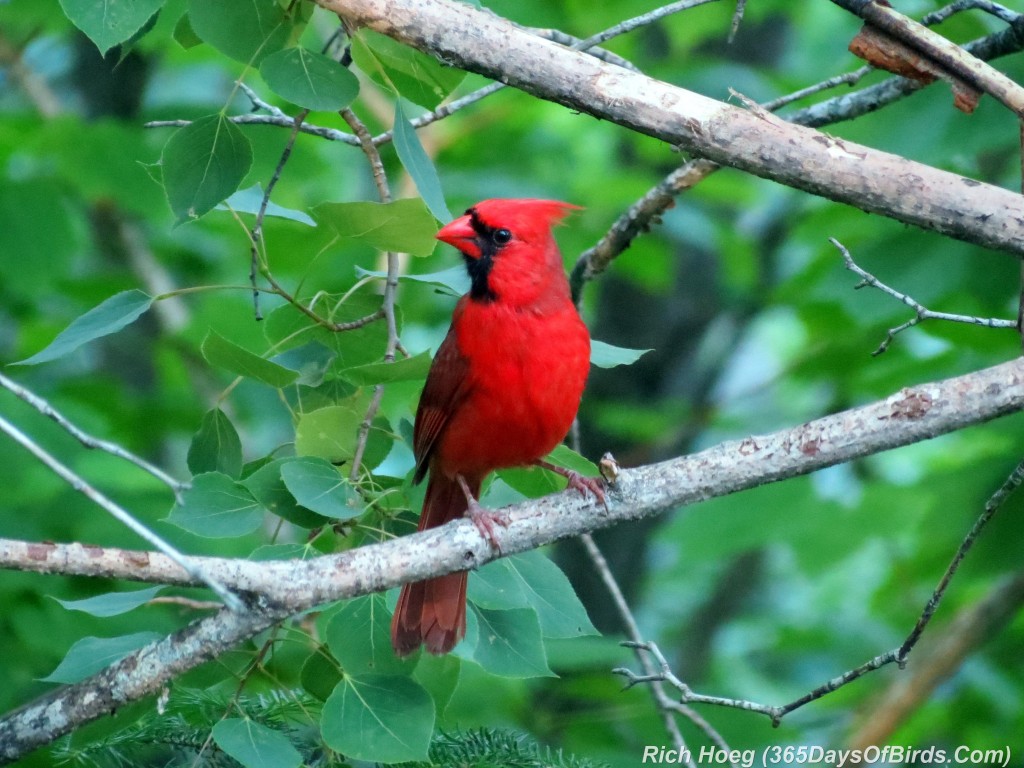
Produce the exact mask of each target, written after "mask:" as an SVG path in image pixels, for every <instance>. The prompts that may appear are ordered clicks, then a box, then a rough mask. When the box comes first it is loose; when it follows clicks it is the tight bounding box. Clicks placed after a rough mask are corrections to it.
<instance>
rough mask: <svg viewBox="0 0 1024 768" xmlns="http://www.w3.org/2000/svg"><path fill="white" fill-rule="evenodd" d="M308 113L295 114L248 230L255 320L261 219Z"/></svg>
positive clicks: (261, 317)
mask: <svg viewBox="0 0 1024 768" xmlns="http://www.w3.org/2000/svg"><path fill="white" fill-rule="evenodd" d="M238 85H239V86H241V87H243V88H244V89H245V92H246V93H248V94H249V98H251V99H252V100H253V103H254V104H255V103H256V102H257V99H258V97H257V96H256V94H255V93H252V92H251V89H250V88H249V87H248V86H246V85H245V84H244V83H242V81H239V82H238ZM268 106H269V105H268ZM308 115H309V110H308V109H303V110H302V111H301V112H299V114H297V115H296V116H295V123H294V125H293V126H292V131H291V133H290V134H289V135H288V141H287V142H285V145H284V149H283V150H282V151H281V158H280V159H279V160H278V161H277V167H275V168H274V173H273V175H272V176H271V177H270V181H268V182H267V188H266V190H264V192H263V199H262V200H261V201H260V209H259V211H258V212H257V213H256V221H255V222H253V225H252V230H251V232H250V237H249V241H250V244H251V245H250V249H251V250H250V265H249V282H250V283H252V305H253V311H254V312H255V315H256V319H257V320H262V319H263V313H262V312H261V311H260V290H259V287H258V286H257V285H256V277H257V275H258V274H259V273H260V255H261V248H262V246H263V219H264V218H265V217H266V215H267V206H268V205H269V204H270V195H271V193H272V192H273V191H274V187H275V186H277V182H278V180H280V178H281V173H282V171H284V166H285V164H287V162H288V159H289V158H290V157H291V155H292V147H294V146H295V139H296V137H297V136H298V135H299V129H300V128H302V123H303V122H304V121H305V120H306V117H307V116H308ZM263 256H264V258H263V262H264V263H266V254H263Z"/></svg>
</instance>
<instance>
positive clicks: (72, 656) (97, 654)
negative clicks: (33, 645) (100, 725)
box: [40, 632, 163, 684]
mask: <svg viewBox="0 0 1024 768" xmlns="http://www.w3.org/2000/svg"><path fill="white" fill-rule="evenodd" d="M162 637H163V635H161V634H159V633H157V632H137V633H136V634H134V635H123V636H121V637H83V638H82V639H81V640H79V641H78V642H76V643H75V644H74V645H72V646H71V649H70V650H69V651H68V652H67V654H66V655H65V656H64V659H63V660H62V661H61V663H60V664H58V665H57V668H56V669H55V670H53V672H51V673H50V674H48V675H47V676H46V677H43V678H40V679H41V681H42V682H44V683H64V684H70V683H77V682H78V681H80V680H84V679H85V678H87V677H89V676H90V675H94V674H96V673H97V672H99V671H100V670H102V669H105V668H106V667H108V666H110V665H111V664H113V663H115V662H117V661H120V660H121V659H123V658H124V657H125V656H127V655H128V654H129V653H131V652H132V651H136V650H138V649H139V648H142V647H143V646H144V645H148V644H149V643H152V642H153V641H154V640H159V639H161V638H162Z"/></svg>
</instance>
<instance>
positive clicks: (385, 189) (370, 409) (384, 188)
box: [340, 107, 398, 483]
mask: <svg viewBox="0 0 1024 768" xmlns="http://www.w3.org/2000/svg"><path fill="white" fill-rule="evenodd" d="M340 114H341V117H342V119H344V121H345V122H346V123H348V125H349V127H350V128H351V129H352V132H353V133H355V135H356V136H358V137H359V143H360V145H361V146H362V149H363V154H365V155H366V159H367V160H368V161H369V163H370V169H371V170H372V172H373V180H374V183H375V184H376V185H377V195H378V196H379V197H380V201H381V202H382V203H387V202H390V201H391V188H390V186H389V185H388V177H387V173H386V172H385V171H384V163H383V161H382V160H381V157H380V152H379V151H378V149H377V147H376V145H375V144H374V143H373V139H372V138H371V137H370V133H369V131H367V130H366V125H365V124H364V123H363V121H362V120H360V119H359V117H358V116H357V115H356V114H355V113H354V112H353V111H352V110H351V109H350V108H348V107H346V108H345V109H343V110H341V113H340ZM387 262H388V275H387V279H386V280H385V282H384V297H383V300H382V302H381V308H380V312H381V314H382V315H383V317H384V321H385V323H386V324H387V329H388V339H387V344H386V345H385V348H384V361H385V362H387V363H393V362H394V361H395V349H396V348H397V347H398V325H397V323H396V321H395V293H396V292H397V289H398V254H397V253H394V252H391V251H389V252H388V254H387ZM383 398H384V385H383V384H377V385H376V386H375V387H374V388H373V397H372V398H371V399H370V404H369V406H367V409H366V414H365V415H364V416H363V420H362V422H361V423H360V425H359V433H358V436H357V438H356V448H355V451H354V453H353V456H352V469H351V470H350V472H349V479H350V480H351V481H352V482H353V483H355V482H356V481H357V480H358V479H359V473H360V470H361V469H362V464H363V454H364V453H365V452H366V444H367V443H368V442H369V438H370V429H371V428H372V426H373V419H374V417H375V416H376V415H377V411H378V410H379V409H380V404H381V401H382V400H383Z"/></svg>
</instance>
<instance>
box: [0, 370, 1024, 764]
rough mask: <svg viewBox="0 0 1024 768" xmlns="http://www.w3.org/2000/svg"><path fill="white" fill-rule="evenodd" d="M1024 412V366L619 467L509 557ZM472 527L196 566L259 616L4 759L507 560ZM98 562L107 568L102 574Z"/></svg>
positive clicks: (68, 554)
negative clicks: (294, 620)
mask: <svg viewBox="0 0 1024 768" xmlns="http://www.w3.org/2000/svg"><path fill="white" fill-rule="evenodd" d="M1020 410H1024V358H1017V359H1014V360H1012V361H1009V362H1006V363H1002V364H1000V365H997V366H994V367H992V368H987V369H984V370H981V371H976V372H974V373H969V374H965V375H963V376H959V377H956V378H952V379H946V380H944V381H939V382H934V383H930V384H922V385H920V386H916V387H912V388H905V389H902V390H900V391H899V392H897V393H895V394H893V395H892V396H890V397H888V398H886V399H884V400H880V401H878V402H875V403H871V404H870V405H865V406H863V407H860V408H854V409H851V410H848V411H843V412H842V413H837V414H833V415H830V416H825V417H823V418H821V419H816V420H814V421H810V422H807V423H806V424H802V425H800V426H798V427H795V428H792V429H786V430H782V431H779V432H775V433H772V434H769V435H760V436H751V437H746V438H743V439H740V440H733V441H729V442H725V443H721V444H720V445H717V446H715V447H713V448H709V449H707V450H705V451H701V452H700V453H697V454H693V455H691V456H682V457H679V458H676V459H671V460H669V461H665V462H661V463H658V464H651V465H648V466H644V467H639V468H636V469H621V470H620V471H619V472H618V475H617V477H616V481H615V485H614V487H612V488H611V489H609V501H610V503H609V505H608V507H607V508H606V507H605V506H603V505H601V504H599V503H595V502H591V501H588V500H583V499H581V498H580V497H579V495H578V494H575V493H568V492H567V493H560V494H554V495H551V496H547V497H545V498H542V499H537V500H534V501H528V502H524V503H522V504H517V505H515V506H513V507H509V508H508V509H507V510H506V511H507V513H508V519H509V525H508V527H507V528H505V529H503V530H502V531H501V535H500V544H501V555H512V554H516V553H518V552H525V551H527V550H531V549H535V548H537V547H539V546H542V545H544V544H548V543H551V542H553V541H556V540H559V539H564V538H568V537H571V536H578V535H579V534H581V533H584V532H587V531H592V530H596V529H598V528H604V527H607V526H610V525H614V524H616V523H619V522H622V521H625V520H633V519H637V518H641V517H648V516H651V515H655V514H658V513H660V512H663V511H666V510H669V509H674V508H678V507H681V506H685V505H689V504H693V503H695V502H698V501H703V500H706V499H710V498H713V497H716V496H723V495H726V494H730V493H735V492H737V491H742V490H745V489H748V488H753V487H755V486H758V485H763V484H765V483H769V482H775V481H778V480H784V479H786V478H789V477H795V476H798V475H802V474H807V473H809V472H813V471H815V470H818V469H823V468H825V467H829V466H832V465H835V464H839V463H842V462H846V461H851V460H853V459H857V458H861V457H864V456H869V455H872V454H875V453H878V452H880V451H885V450H889V449H892V448H897V447H900V446H903V445H909V444H911V443H915V442H919V441H922V440H927V439H929V438H932V437H936V436H938V435H941V434H945V433H948V432H953V431H956V430H958V429H962V428H964V427H967V426H970V425H972V424H979V423H982V422H985V421H988V420H990V419H994V418H997V417H999V416H1002V415H1005V414H1009V413H1013V412H1016V411H1020ZM499 556H500V555H499V554H498V552H497V551H496V550H495V549H494V548H492V547H491V545H490V543H489V542H488V541H486V540H484V539H483V538H482V537H481V536H480V534H479V532H478V531H477V529H476V527H475V526H474V525H473V523H472V522H471V521H469V520H466V519H460V520H457V521H453V522H451V523H448V524H447V525H444V526H441V527H439V528H433V529H430V530H427V531H423V532H421V533H417V534H414V535H410V536H404V537H402V538H399V539H393V540H390V541H387V542H383V543H380V544H374V545H372V546H367V547H361V548H358V549H354V550H350V551H348V552H344V553H341V554H337V555H328V556H324V557H321V558H318V559H315V560H312V561H276V562H252V561H247V560H234V559H228V558H213V557H203V558H192V559H191V560H192V561H193V562H194V564H196V565H200V566H201V567H202V569H203V572H204V573H205V574H207V575H208V576H213V577H214V578H216V579H218V580H219V581H220V582H221V583H222V584H224V585H226V586H228V587H230V588H232V589H235V590H237V591H238V592H240V593H249V594H250V595H253V596H254V597H251V598H250V610H249V611H247V612H243V613H241V614H233V613H232V612H230V611H221V612H220V613H218V614H216V615H215V616H211V617H207V618H205V619H202V620H200V621H198V622H196V623H194V624H192V625H190V626H189V627H187V628H186V629H184V630H182V631H181V632H179V633H177V634H176V635H173V636H172V637H170V638H165V639H164V640H161V641H159V642H157V643H154V644H151V645H149V646H146V647H145V648H143V649H141V650H139V651H137V652H136V653H134V654H132V655H130V656H128V657H126V658H125V659H124V660H122V661H121V662H118V664H116V665H114V667H111V668H110V669H107V670H105V671H104V672H101V673H100V674H98V675H96V676H94V677H92V678H90V679H88V680H85V681H83V682H81V683H79V684H77V685H74V686H70V687H68V688H62V689H58V690H56V691H54V692H52V693H50V694H48V695H46V696H44V697H42V698H41V699H40V700H38V701H37V702H35V703H33V704H30V705H28V706H26V707H23V708H22V709H20V710H18V711H16V712H14V713H11V714H9V715H7V716H6V717H4V718H2V719H0V761H2V760H15V759H17V758H18V757H20V756H21V755H24V754H25V753H26V752H28V751H29V750H31V749H34V748H36V747H39V746H42V745H43V744H46V743H49V742H50V741H52V740H53V739H56V738H58V737H59V736H62V735H63V734H65V733H68V732H70V731H71V730H73V729H74V728H76V727H78V726H80V725H82V724H84V723H86V722H89V721H91V720H94V719H95V718H97V717H100V716H101V715H103V714H104V713H106V712H109V711H111V709H113V708H114V707H116V706H117V705H119V704H122V703H125V702H127V701H132V700H134V699H137V698H140V697H142V696H145V695H147V694H149V693H152V692H154V691H156V690H158V689H159V688H160V686H161V685H163V683H164V682H165V681H166V680H168V679H169V678H170V677H173V676H174V675H176V674H179V673H181V672H184V671H186V670H188V669H191V668H192V667H194V666H197V665H198V664H201V663H202V662H204V661H206V660H208V659H210V658H212V657H213V656H215V655H216V654H218V653H220V652H221V651H223V650H225V649H227V648H229V647H231V646H232V645H233V644H235V643H237V642H240V641H241V640H243V639H245V638H246V637H249V636H251V635H253V634H255V633H257V632H259V631H261V630H262V629H264V628H266V627H268V626H270V625H272V624H274V623H275V622H277V621H280V620H282V619H284V618H286V617H287V616H289V615H291V614H294V613H298V612H300V611H303V610H306V609H308V608H311V607H312V606H315V605H319V604H322V603H327V602H331V601H334V600H339V599H343V598H349V597H356V596H358V595H365V594H369V593H371V592H379V591H382V590H385V589H390V588H392V587H395V586H398V585H400V584H403V583H405V582H408V581H417V580H420V579H424V578H428V577H431V576H437V575H440V574H443V573H450V572H452V571H457V570H465V569H469V568H476V567H478V566H481V565H483V564H485V563H487V562H490V561H491V560H493V559H495V558H496V557H499ZM97 563H102V564H103V565H102V568H98V567H97V565H96V564H97ZM0 566H3V567H7V568H20V569H23V570H31V571H38V572H45V573H50V572H60V573H65V574H86V575H106V576H116V577H119V578H127V579H137V580H140V581H157V582H164V583H176V584H194V583H195V581H194V580H192V579H191V578H190V577H189V576H188V575H187V574H186V573H185V571H184V570H183V569H182V568H180V567H179V566H177V565H175V564H174V563H173V562H172V561H171V560H170V559H169V558H167V557H165V556H164V555H160V554H156V553H126V552H124V551H122V550H98V549H96V548H87V547H82V546H81V545H70V546H63V545H56V544H26V543H24V542H11V541H3V540H0Z"/></svg>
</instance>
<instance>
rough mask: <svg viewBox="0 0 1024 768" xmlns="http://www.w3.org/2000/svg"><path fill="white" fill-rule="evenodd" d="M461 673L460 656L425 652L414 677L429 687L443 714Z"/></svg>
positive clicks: (439, 710)
mask: <svg viewBox="0 0 1024 768" xmlns="http://www.w3.org/2000/svg"><path fill="white" fill-rule="evenodd" d="M467 618H468V617H467ZM467 631H468V628H467ZM461 674H462V659H460V658H459V657H458V656H455V655H454V654H451V653H448V654H445V655H444V656H434V655H433V654H430V653H424V654H421V655H420V660H419V662H418V663H417V664H416V669H415V671H413V673H412V679H413V680H415V681H416V682H417V683H419V684H420V685H422V686H423V687H424V688H426V689H427V691H428V692H429V693H430V695H431V696H432V697H433V699H434V710H435V711H436V712H437V714H438V715H443V714H444V711H445V709H446V708H447V707H448V702H450V701H451V699H452V696H453V695H454V694H455V689H456V688H457V687H458V685H459V678H460V676H461Z"/></svg>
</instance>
